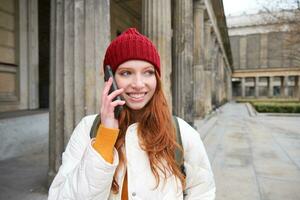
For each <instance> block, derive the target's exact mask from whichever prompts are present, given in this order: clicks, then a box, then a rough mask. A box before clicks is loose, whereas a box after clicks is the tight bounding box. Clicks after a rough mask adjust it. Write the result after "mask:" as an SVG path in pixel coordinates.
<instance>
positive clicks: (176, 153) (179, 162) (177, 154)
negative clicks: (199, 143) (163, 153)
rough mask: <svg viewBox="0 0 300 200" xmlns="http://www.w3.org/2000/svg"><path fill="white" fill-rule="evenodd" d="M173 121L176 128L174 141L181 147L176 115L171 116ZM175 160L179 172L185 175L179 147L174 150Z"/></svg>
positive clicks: (182, 157)
mask: <svg viewBox="0 0 300 200" xmlns="http://www.w3.org/2000/svg"><path fill="white" fill-rule="evenodd" d="M173 121H174V123H175V129H176V141H177V143H178V144H179V145H180V146H181V147H182V148H183V146H182V139H181V132H180V127H179V123H178V119H177V117H176V116H173ZM175 160H176V162H177V165H178V166H179V167H180V169H181V172H182V173H183V174H184V175H185V176H186V173H185V167H184V156H183V152H182V151H180V149H178V148H176V150H175Z"/></svg>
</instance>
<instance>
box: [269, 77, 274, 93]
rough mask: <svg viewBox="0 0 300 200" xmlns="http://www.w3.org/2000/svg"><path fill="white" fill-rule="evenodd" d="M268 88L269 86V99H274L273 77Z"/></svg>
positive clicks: (270, 78)
mask: <svg viewBox="0 0 300 200" xmlns="http://www.w3.org/2000/svg"><path fill="white" fill-rule="evenodd" d="M268 86H269V98H272V97H273V88H274V86H273V76H270V77H269V84H268Z"/></svg>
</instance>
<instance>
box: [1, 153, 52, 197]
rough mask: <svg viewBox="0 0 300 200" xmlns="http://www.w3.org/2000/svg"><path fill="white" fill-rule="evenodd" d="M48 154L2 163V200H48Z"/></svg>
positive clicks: (28, 156)
mask: <svg viewBox="0 0 300 200" xmlns="http://www.w3.org/2000/svg"><path fill="white" fill-rule="evenodd" d="M47 169H48V154H47V152H40V153H38V154H33V155H27V156H22V157H18V158H12V159H8V160H3V161H0V199H1V200H46V199H47Z"/></svg>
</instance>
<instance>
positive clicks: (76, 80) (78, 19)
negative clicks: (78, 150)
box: [49, 0, 110, 183]
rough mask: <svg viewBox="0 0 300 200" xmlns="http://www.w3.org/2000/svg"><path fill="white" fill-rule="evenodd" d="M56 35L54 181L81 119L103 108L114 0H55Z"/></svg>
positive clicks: (52, 95)
mask: <svg viewBox="0 0 300 200" xmlns="http://www.w3.org/2000/svg"><path fill="white" fill-rule="evenodd" d="M103 27H105V28H103ZM50 41H51V44H50V48H51V50H50V54H51V56H50V59H51V60H50V127H49V129H50V133H49V183H50V182H51V181H52V179H53V177H54V176H55V174H56V172H57V170H58V168H59V166H60V164H61V155H62V152H63V150H64V148H65V146H66V145H67V143H68V141H69V138H70V135H71V134H72V131H73V129H74V127H75V125H76V124H77V123H78V122H79V121H80V120H81V118H82V117H83V116H84V115H86V114H91V113H98V112H99V107H100V93H101V91H102V88H103V70H102V61H103V57H104V53H105V50H106V47H107V46H108V43H109V41H110V21H109V0H103V1H85V0H82V1H72V0H65V1H63V0H57V1H55V0H52V1H51V36H50Z"/></svg>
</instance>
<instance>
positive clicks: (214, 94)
mask: <svg viewBox="0 0 300 200" xmlns="http://www.w3.org/2000/svg"><path fill="white" fill-rule="evenodd" d="M212 39H213V50H212V55H211V73H212V79H211V80H212V82H211V99H212V100H211V101H212V106H213V107H216V106H217V104H218V103H217V70H218V67H219V63H218V61H219V60H218V55H219V46H218V43H217V41H216V36H215V35H213V38H212Z"/></svg>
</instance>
